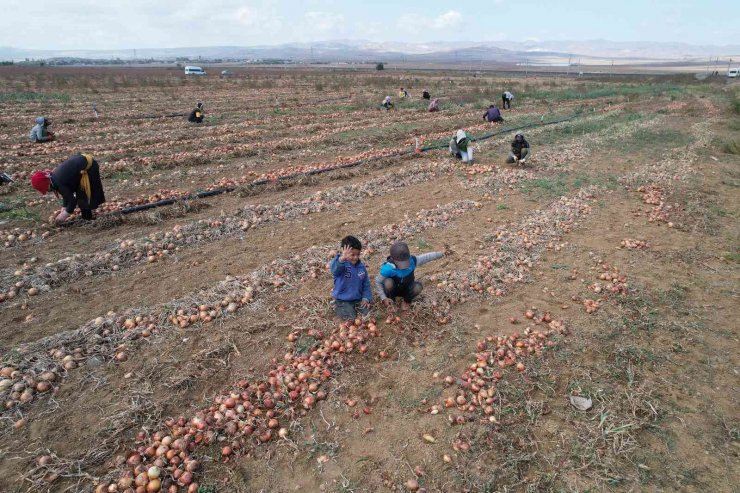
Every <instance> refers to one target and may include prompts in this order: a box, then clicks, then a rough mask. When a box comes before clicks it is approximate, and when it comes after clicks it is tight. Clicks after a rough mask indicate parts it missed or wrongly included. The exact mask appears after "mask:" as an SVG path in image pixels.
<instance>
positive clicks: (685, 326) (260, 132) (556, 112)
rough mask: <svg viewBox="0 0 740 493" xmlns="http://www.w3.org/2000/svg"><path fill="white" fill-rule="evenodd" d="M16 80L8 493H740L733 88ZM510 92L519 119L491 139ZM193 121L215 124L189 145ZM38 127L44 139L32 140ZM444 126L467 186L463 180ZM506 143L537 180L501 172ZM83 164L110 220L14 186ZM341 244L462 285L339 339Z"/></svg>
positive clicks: (5, 450) (299, 79) (320, 78)
mask: <svg viewBox="0 0 740 493" xmlns="http://www.w3.org/2000/svg"><path fill="white" fill-rule="evenodd" d="M0 80H1V81H2V83H3V84H2V87H3V88H4V89H2V90H1V91H2V92H0V100H1V101H3V102H4V104H5V106H6V108H8V110H9V111H6V112H4V113H3V114H2V115H0V128H1V129H2V133H1V134H0V150H2V152H0V171H7V172H9V173H10V174H12V175H13V176H14V177H16V178H17V180H16V182H15V183H13V184H12V185H10V186H3V187H0V248H2V255H1V256H0V299H1V300H2V301H0V351H2V364H1V365H0V372H2V373H0V404H2V414H0V418H2V419H1V420H0V435H2V443H1V444H0V491H7V492H31V491H33V492H41V491H49V492H92V491H113V492H124V491H125V492H134V491H136V490H135V485H134V486H128V485H129V484H130V483H132V481H133V479H134V477H136V476H138V475H139V473H141V472H142V471H145V470H147V469H148V468H149V466H151V465H155V464H156V465H158V466H159V469H160V471H159V472H157V475H159V476H160V477H159V479H155V478H154V476H151V477H149V478H148V479H146V481H147V482H148V484H150V485H151V484H152V483H155V482H156V481H160V480H161V485H162V486H156V487H155V486H151V488H152V491H160V490H161V491H168V489H167V488H169V491H173V492H176V491H181V492H184V491H192V492H198V493H213V492H289V491H321V492H382V491H388V492H394V491H395V492H400V491H428V492H498V491H501V492H511V491H522V492H535V491H625V492H627V491H692V492H693V491H695V492H704V491H716V492H734V491H738V489H737V488H738V486H737V481H736V480H733V479H732V478H733V477H734V478H737V477H740V461H739V460H738V459H739V455H740V445H739V442H738V439H739V438H740V431H739V430H740V419H739V416H738V412H737V410H738V405H739V404H740V403H739V399H740V395H739V394H738V388H739V385H738V384H739V382H738V368H740V360H739V358H738V355H740V340H739V338H738V336H739V334H738V323H737V320H738V319H739V318H740V303H738V301H739V300H738V296H739V294H740V293H739V291H738V288H739V287H740V268H739V267H740V221H738V217H739V214H740V192H739V190H740V188H739V187H740V133H739V132H740V123H739V122H740V118H739V117H738V116H739V113H738V112H739V111H740V106H739V103H738V101H739V100H740V99H739V98H740V95H739V93H738V87H737V86H726V85H723V84H719V83H715V82H714V81H712V80H707V81H703V82H697V81H691V82H688V81H686V80H685V79H683V78H677V79H675V80H673V79H671V78H669V77H661V78H650V77H648V76H645V77H644V78H635V79H634V80H632V79H631V80H629V81H627V82H625V81H611V82H609V81H582V80H577V79H569V78H558V79H548V78H547V77H542V76H540V77H528V78H525V77H521V78H506V79H504V78H497V77H471V76H469V75H467V74H463V73H456V72H454V71H446V72H442V71H440V72H434V71H424V72H414V71H411V70H410V71H408V72H404V73H403V74H402V80H401V81H399V80H398V74H394V76H393V77H391V76H387V75H385V74H383V73H369V72H365V73H353V72H350V71H342V70H323V71H322V70H315V71H313V70H311V71H305V70H304V71H283V70H274V69H268V68H264V69H253V70H244V71H241V72H239V73H238V74H237V76H236V77H234V78H230V79H216V78H215V77H207V78H202V79H201V78H199V79H198V80H194V79H187V78H184V77H183V76H181V75H179V74H174V73H171V72H168V71H166V70H145V69H137V70H122V69H89V70H87V69H85V70H79V71H76V70H67V69H65V70H60V71H55V70H53V69H38V70H30V69H18V68H13V67H0ZM399 84H401V85H403V86H404V87H405V88H407V89H408V90H409V91H410V92H411V94H412V96H411V98H409V99H407V100H400V101H396V102H397V106H396V109H395V110H393V111H384V110H383V111H381V110H380V109H379V107H378V106H379V103H380V101H382V99H383V97H384V96H385V95H386V94H391V95H393V96H394V99H397V98H396V97H395V94H396V93H397V92H398V87H397V86H399ZM424 88H428V89H429V90H430V91H431V92H432V96H433V97H435V96H436V95H441V96H442V99H441V101H442V111H440V112H439V113H427V112H426V111H425V110H426V104H425V102H424V101H423V100H421V98H420V93H421V91H422V89H424ZM506 89H509V90H511V91H512V92H514V94H515V95H516V99H515V104H514V105H513V106H514V107H513V109H512V110H506V111H504V113H503V114H504V118H505V119H506V121H505V122H504V123H503V124H499V125H496V124H488V123H485V122H483V121H482V120H481V115H482V114H483V111H484V109H485V108H487V106H488V105H489V104H491V103H493V102H497V101H498V100H499V99H500V93H501V92H502V91H503V90H506ZM196 101H204V103H205V108H206V121H205V122H204V123H203V124H202V125H192V124H188V123H187V121H186V120H185V117H183V116H172V115H179V114H180V113H187V112H188V111H189V110H190V109H191V106H192V105H194V104H195V102H196ZM93 104H94V105H95V108H96V110H97V111H98V115H97V116H96V115H94V114H93V112H92V105H93ZM39 115H44V116H47V117H49V118H50V119H51V120H52V121H53V122H54V124H53V126H54V130H55V131H56V133H57V137H58V138H57V140H56V141H55V142H53V143H50V144H44V145H32V144H30V143H28V142H27V141H26V138H25V136H26V135H27V133H28V131H29V129H30V126H31V125H32V123H33V119H34V118H35V117H36V116H39ZM458 128H465V129H466V130H467V131H468V133H469V135H470V136H471V137H473V138H474V139H475V140H476V141H475V142H474V143H473V144H471V145H472V146H473V149H474V155H475V163H474V164H473V165H464V164H463V163H461V162H460V161H458V160H456V159H454V158H453V157H450V156H449V155H448V152H447V149H446V143H447V141H448V140H449V138H450V137H451V136H452V135H453V133H454V132H455V131H456V130H457V129H458ZM517 132H521V133H523V134H524V135H525V137H526V138H527V140H528V141H529V143H530V144H531V147H532V158H531V159H530V160H529V162H528V163H526V165H518V164H506V163H505V162H504V160H505V157H506V155H507V153H508V151H509V147H510V143H511V140H512V138H513V136H514V134H515V133H517ZM481 137H483V138H481ZM416 139H419V141H420V142H421V144H420V145H421V146H422V147H423V146H428V147H429V148H428V149H426V150H425V151H424V152H413V151H414V149H415V146H416ZM435 147H436V148H435ZM85 150H89V151H90V152H93V153H94V155H95V157H96V159H97V160H98V161H99V163H100V167H101V173H102V175H103V181H104V186H105V189H106V195H107V197H108V198H109V199H110V200H109V203H108V204H106V205H105V207H103V208H101V209H100V210H99V211H98V216H97V219H96V220H95V221H92V222H91V223H89V224H83V223H82V221H81V220H77V219H75V221H74V222H73V223H72V224H70V225H67V226H55V225H51V224H49V222H48V221H47V218H48V217H49V216H50V215H51V214H53V212H54V211H55V210H57V209H58V207H59V203H58V200H57V199H56V198H55V197H53V196H52V195H49V196H46V197H44V198H41V197H40V196H39V195H38V194H35V192H34V191H33V190H32V189H31V187H30V186H28V184H27V182H28V176H30V173H31V172H32V171H33V170H35V169H38V168H53V167H54V166H55V165H56V164H58V163H59V162H61V161H63V160H64V159H66V158H67V157H69V155H71V154H73V153H75V152H79V151H85ZM347 163H352V164H353V165H352V166H351V167H341V165H343V164H347ZM223 187H227V188H229V192H228V193H223V194H220V195H216V196H212V197H207V198H200V199H194V198H192V194H194V193H197V192H200V191H203V190H213V189H221V188H223ZM163 198H165V199H166V198H173V199H176V203H175V204H174V205H168V206H163V207H158V208H155V209H150V210H147V211H143V212H138V213H133V214H126V215H121V209H122V208H123V207H126V206H129V205H132V204H146V203H152V202H156V201H157V200H160V199H163ZM346 235H354V236H356V237H358V238H359V239H360V240H361V241H362V242H363V244H364V248H363V251H362V260H363V262H365V263H366V265H367V268H368V272H369V273H370V274H371V277H373V278H374V277H375V275H376V274H377V273H378V270H379V268H380V266H381V264H382V263H383V261H385V259H386V257H387V255H388V249H389V247H390V245H391V244H392V243H393V242H394V241H397V240H402V241H405V242H407V243H408V245H409V247H410V249H411V253H412V254H413V255H420V254H423V253H426V252H432V251H439V252H443V253H444V256H443V257H442V258H441V259H439V260H436V261H434V262H431V263H429V264H426V265H424V266H421V267H419V268H418V270H417V272H416V279H417V280H419V281H420V282H422V283H423V285H424V290H423V292H422V294H421V295H420V297H419V298H418V299H417V300H415V302H414V303H413V305H412V308H411V309H410V310H408V311H402V310H401V307H400V305H394V306H392V307H391V308H386V307H384V306H383V305H382V304H381V303H379V300H378V297H377V293H375V300H374V302H373V305H372V309H371V317H370V319H371V322H370V324H368V323H367V321H365V322H362V321H360V320H358V321H357V322H354V321H351V322H348V323H345V324H344V325H340V322H338V321H337V320H335V317H334V307H333V304H332V300H331V289H332V282H333V279H332V275H331V273H330V271H329V269H328V262H329V261H330V260H331V258H333V255H334V254H335V253H336V251H337V250H338V248H339V244H340V240H341V239H342V238H343V237H344V236H346ZM373 289H375V288H374V287H373ZM358 334H359V335H360V336H359V338H358ZM296 389H297V390H296ZM291 390H293V391H296V392H298V393H297V394H296V395H291V392H290V391H291ZM247 394H249V398H246V396H247ZM298 395H299V396H298ZM297 396H298V397H297ZM307 398H310V399H313V400H309V401H306V399H307ZM229 400H231V402H229ZM268 401H269V402H268ZM180 417H182V420H180V423H179V424H178V418H180ZM252 428H254V431H253V432H252ZM268 431H269V433H268ZM265 433H268V434H267V435H266V434H265ZM183 437H185V440H186V442H187V443H189V445H187V444H186V445H185V446H184V447H183V448H179V449H178V448H177V446H176V445H175V442H176V441H177V440H178V439H180V440H182V439H183ZM196 437H199V438H196ZM263 438H265V439H263ZM163 447H164V448H163ZM150 449H151V450H150ZM227 449H228V450H227ZM150 451H151V453H150ZM167 451H172V453H170V455H169V456H167ZM174 452H177V454H174ZM134 456H135V457H136V458H138V461H143V463H144V464H145V465H146V467H144V466H139V468H138V469H137V468H136V466H137V464H138V462H136V461H134V462H132V459H131V458H132V457H134ZM157 460H159V462H157ZM193 463H195V464H196V465H195V466H193V467H192V470H188V471H187V474H191V473H192V478H190V477H188V476H183V474H185V468H186V465H187V467H190V466H189V464H193ZM177 471H179V472H177ZM150 472H151V471H150ZM144 476H146V473H145V474H144ZM155 476H156V475H155ZM127 477H130V478H131V481H129V482H128V483H127V482H126V478H127ZM186 477H187V478H188V480H185V479H183V478H186ZM137 481H138V478H137ZM192 484H196V486H194V487H193V486H192ZM188 485H190V487H189V486H188ZM160 488H161V489H160Z"/></svg>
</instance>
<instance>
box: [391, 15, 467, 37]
mask: <svg viewBox="0 0 740 493" xmlns="http://www.w3.org/2000/svg"><path fill="white" fill-rule="evenodd" d="M462 19H463V16H462V14H461V13H460V12H458V11H457V10H450V11H447V12H445V13H444V14H440V15H438V16H437V17H426V16H423V15H416V14H403V15H401V16H400V17H398V20H397V21H396V25H397V26H398V28H399V29H401V30H403V31H406V32H408V33H412V34H418V33H421V32H424V31H429V30H430V29H433V30H437V31H441V30H445V29H456V28H457V27H459V26H460V25H461V24H462Z"/></svg>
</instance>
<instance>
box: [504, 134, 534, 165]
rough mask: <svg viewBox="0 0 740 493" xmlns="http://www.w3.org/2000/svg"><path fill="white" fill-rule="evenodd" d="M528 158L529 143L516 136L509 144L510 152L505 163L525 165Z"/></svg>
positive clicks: (522, 137)
mask: <svg viewBox="0 0 740 493" xmlns="http://www.w3.org/2000/svg"><path fill="white" fill-rule="evenodd" d="M528 157H529V142H527V140H526V139H525V138H524V135H522V134H516V135H515V136H514V140H513V141H512V143H511V151H510V152H509V157H508V159H507V160H506V162H507V163H516V162H518V163H519V164H526V162H527V158H528Z"/></svg>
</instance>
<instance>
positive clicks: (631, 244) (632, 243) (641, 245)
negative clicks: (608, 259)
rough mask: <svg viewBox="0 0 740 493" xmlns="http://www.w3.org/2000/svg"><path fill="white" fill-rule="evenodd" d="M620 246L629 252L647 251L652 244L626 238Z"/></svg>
mask: <svg viewBox="0 0 740 493" xmlns="http://www.w3.org/2000/svg"><path fill="white" fill-rule="evenodd" d="M620 246H621V247H622V248H626V249H627V250H635V249H637V250H646V249H648V248H650V244H649V243H648V242H647V241H645V240H633V239H632V238H625V239H624V240H622V242H621V243H620Z"/></svg>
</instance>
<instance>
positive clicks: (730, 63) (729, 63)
mask: <svg viewBox="0 0 740 493" xmlns="http://www.w3.org/2000/svg"><path fill="white" fill-rule="evenodd" d="M731 66H732V58H730V61H729V62H727V73H728V74H729V73H730V68H732V67H731Z"/></svg>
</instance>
